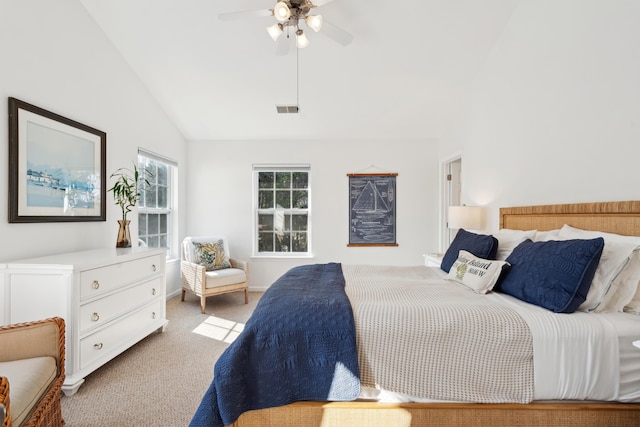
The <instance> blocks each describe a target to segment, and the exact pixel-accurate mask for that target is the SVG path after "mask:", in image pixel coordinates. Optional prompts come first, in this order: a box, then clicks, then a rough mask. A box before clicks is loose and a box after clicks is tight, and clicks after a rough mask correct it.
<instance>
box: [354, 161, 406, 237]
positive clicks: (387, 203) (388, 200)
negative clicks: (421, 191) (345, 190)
mask: <svg viewBox="0 0 640 427" xmlns="http://www.w3.org/2000/svg"><path fill="white" fill-rule="evenodd" d="M347 176H348V177H349V244H348V246H398V244H397V243H396V177H397V176H398V174H397V173H386V174H357V173H354V174H348V175H347Z"/></svg>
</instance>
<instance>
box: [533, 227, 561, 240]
mask: <svg viewBox="0 0 640 427" xmlns="http://www.w3.org/2000/svg"><path fill="white" fill-rule="evenodd" d="M558 233H560V229H559V228H558V229H557V230H549V231H536V235H535V236H534V238H533V239H532V240H533V241H534V242H548V241H549V240H556V238H557V237H558Z"/></svg>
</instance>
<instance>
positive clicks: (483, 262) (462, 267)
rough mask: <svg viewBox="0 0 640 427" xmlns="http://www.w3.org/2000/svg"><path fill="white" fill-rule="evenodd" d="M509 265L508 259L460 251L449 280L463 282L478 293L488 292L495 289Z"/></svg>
mask: <svg viewBox="0 0 640 427" xmlns="http://www.w3.org/2000/svg"><path fill="white" fill-rule="evenodd" d="M508 266H509V263H507V262H506V261H491V260H487V259H482V258H478V257H476V256H474V255H473V254H472V253H470V252H467V251H460V253H459V254H458V259H457V260H456V261H455V262H454V263H453V265H452V266H451V269H450V270H449V274H448V275H447V280H451V281H453V282H457V283H460V284H463V285H465V286H466V287H468V288H471V289H472V290H473V291H475V292H476V293H479V294H486V293H487V292H489V291H490V290H491V289H493V286H494V285H495V284H496V282H497V281H498V278H499V277H500V274H502V271H503V270H504V268H506V267H508Z"/></svg>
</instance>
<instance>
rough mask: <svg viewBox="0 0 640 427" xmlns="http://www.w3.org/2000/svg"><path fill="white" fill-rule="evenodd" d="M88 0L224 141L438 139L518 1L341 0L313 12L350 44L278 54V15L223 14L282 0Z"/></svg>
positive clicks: (318, 40)
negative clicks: (286, 109)
mask: <svg viewBox="0 0 640 427" xmlns="http://www.w3.org/2000/svg"><path fill="white" fill-rule="evenodd" d="M81 2H82V4H83V5H84V6H85V8H86V9H87V11H88V13H89V14H90V15H91V16H92V17H93V19H94V20H95V21H96V22H97V24H98V25H99V26H100V28H102V30H103V31H104V33H105V34H106V36H107V37H108V38H109V39H110V40H111V41H112V43H113V44H114V45H115V47H116V48H117V49H118V50H119V51H120V52H121V54H122V56H123V57H124V59H125V60H126V61H127V62H128V63H129V65H130V66H131V68H132V69H133V70H134V71H135V73H136V74H137V75H138V76H139V77H140V80H141V82H142V83H143V84H144V85H145V86H146V87H147V88H148V90H149V92H150V93H151V94H152V96H153V97H154V98H155V99H156V100H157V102H158V103H159V104H160V105H161V107H162V108H163V109H164V110H165V111H166V113H167V115H168V116H169V117H170V119H171V120H172V121H173V122H174V123H175V125H176V126H177V127H178V128H179V129H180V131H181V132H182V133H183V134H184V136H185V138H187V139H188V140H220V141H230V140H351V139H358V140H362V139H365V140H367V139H432V138H438V137H440V136H441V134H442V132H443V131H444V130H445V129H446V128H447V126H449V125H450V123H451V121H452V119H453V118H454V116H455V115H456V113H457V112H458V111H459V109H460V108H461V105H463V103H464V101H465V97H466V96H467V95H468V93H469V89H470V87H471V85H472V83H473V79H474V76H475V75H476V73H477V72H478V70H479V69H480V67H481V66H482V64H483V61H484V60H485V58H486V57H487V55H488V54H489V53H490V52H491V49H492V47H493V46H494V43H495V42H496V40H497V39H498V38H499V37H500V35H501V33H502V31H503V30H504V28H505V26H506V25H507V23H508V21H509V18H510V16H511V15H512V13H513V12H514V10H515V8H516V7H517V4H518V1H516V0H483V1H478V0H406V1H403V2H382V1H380V0H333V1H331V2H329V3H327V4H325V5H322V6H320V7H318V8H315V9H314V12H315V13H317V14H321V15H322V16H323V17H324V19H325V20H326V21H329V22H330V23H331V24H334V25H336V26H338V27H340V28H342V29H343V30H346V31H348V32H349V33H351V34H352V35H353V37H354V39H353V42H352V43H351V44H349V45H348V46H346V47H345V46H342V45H341V44H338V43H336V42H335V41H334V40H332V39H331V38H329V37H327V36H326V34H323V32H322V30H321V31H320V32H318V33H314V32H313V31H311V30H309V31H306V33H307V34H308V38H309V40H310V45H309V46H308V47H307V48H305V49H299V50H296V48H295V47H294V41H293V38H291V49H290V51H289V53H288V54H287V55H285V56H278V55H276V53H275V47H276V44H275V43H274V42H273V40H272V39H271V38H270V37H269V35H268V34H267V32H266V30H265V28H266V27H267V26H269V25H271V24H273V23H275V22H276V21H275V19H274V18H273V17H272V16H267V17H258V18H249V19H243V20H236V21H230V22H225V21H221V20H219V19H218V16H219V14H221V13H227V12H234V11H241V10H258V9H272V8H273V6H274V5H275V3H276V1H275V0H234V1H220V0H109V1H104V0H81ZM304 28H306V27H304ZM125 102H126V101H125ZM282 104H286V105H291V104H293V105H295V104H299V106H300V113H299V114H278V113H277V112H276V105H282Z"/></svg>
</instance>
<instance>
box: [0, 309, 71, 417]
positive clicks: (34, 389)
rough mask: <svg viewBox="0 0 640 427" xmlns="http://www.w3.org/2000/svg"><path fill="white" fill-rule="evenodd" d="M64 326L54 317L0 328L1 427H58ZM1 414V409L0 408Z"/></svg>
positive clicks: (60, 410) (63, 354)
mask: <svg viewBox="0 0 640 427" xmlns="http://www.w3.org/2000/svg"><path fill="white" fill-rule="evenodd" d="M64 328H65V323H64V320H63V319H61V318H59V317H55V318H51V319H46V320H40V321H36V322H29V323H19V324H14V325H8V326H2V327H0V404H1V405H2V406H4V409H5V412H6V414H5V417H4V420H2V421H3V424H2V426H3V427H11V426H13V427H61V426H63V425H64V421H63V420H62V406H61V403H60V392H61V389H62V383H63V382H64V362H65V347H64V340H65V329H64ZM0 413H2V409H0Z"/></svg>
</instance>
